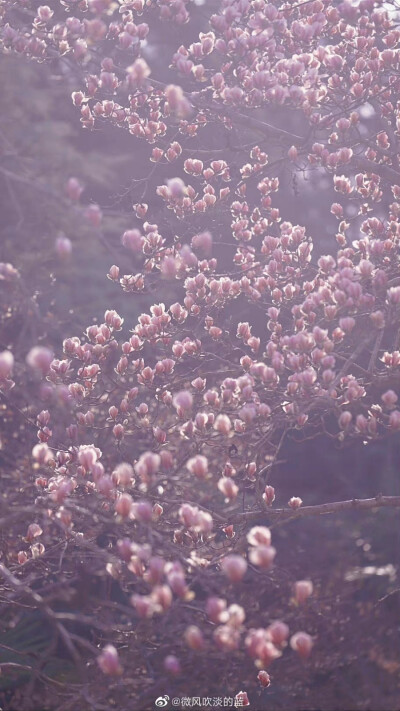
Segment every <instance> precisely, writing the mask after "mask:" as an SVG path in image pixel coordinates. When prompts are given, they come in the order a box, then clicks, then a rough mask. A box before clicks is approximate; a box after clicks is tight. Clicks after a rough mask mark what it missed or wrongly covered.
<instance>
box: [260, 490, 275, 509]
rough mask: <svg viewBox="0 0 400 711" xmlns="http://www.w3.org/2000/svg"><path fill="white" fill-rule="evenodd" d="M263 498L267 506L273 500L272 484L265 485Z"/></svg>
mask: <svg viewBox="0 0 400 711" xmlns="http://www.w3.org/2000/svg"><path fill="white" fill-rule="evenodd" d="M262 497H263V500H264V502H265V503H266V505H267V506H271V505H272V503H273V502H274V501H275V489H274V487H273V486H266V487H265V489H264V493H263V496H262Z"/></svg>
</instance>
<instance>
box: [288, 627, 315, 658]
mask: <svg viewBox="0 0 400 711" xmlns="http://www.w3.org/2000/svg"><path fill="white" fill-rule="evenodd" d="M290 646H291V648H292V649H294V651H295V652H297V654H298V655H299V656H300V657H301V658H302V659H307V657H308V656H309V655H310V653H311V649H312V647H313V640H312V637H310V635H309V634H307V632H296V634H294V635H293V637H291V639H290Z"/></svg>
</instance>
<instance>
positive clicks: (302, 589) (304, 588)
mask: <svg viewBox="0 0 400 711" xmlns="http://www.w3.org/2000/svg"><path fill="white" fill-rule="evenodd" d="M312 592H313V584H312V582H311V580H297V582H296V583H295V584H294V599H295V600H296V602H297V603H298V604H299V605H301V603H303V602H305V601H306V600H307V598H309V597H310V595H312Z"/></svg>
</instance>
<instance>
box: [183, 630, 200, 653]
mask: <svg viewBox="0 0 400 711" xmlns="http://www.w3.org/2000/svg"><path fill="white" fill-rule="evenodd" d="M185 641H186V644H187V645H188V647H190V649H193V650H194V651H200V650H201V649H204V637H203V633H202V631H201V630H200V629H199V628H198V627H196V625H190V627H188V628H187V629H186V630H185Z"/></svg>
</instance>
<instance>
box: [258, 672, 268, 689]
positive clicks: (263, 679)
mask: <svg viewBox="0 0 400 711" xmlns="http://www.w3.org/2000/svg"><path fill="white" fill-rule="evenodd" d="M257 679H258V681H259V682H260V684H261V686H263V687H264V689H267V688H268V686H269V685H270V684H271V677H270V675H269V674H268V672H267V671H265V669H261V671H259V672H258V674H257Z"/></svg>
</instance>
